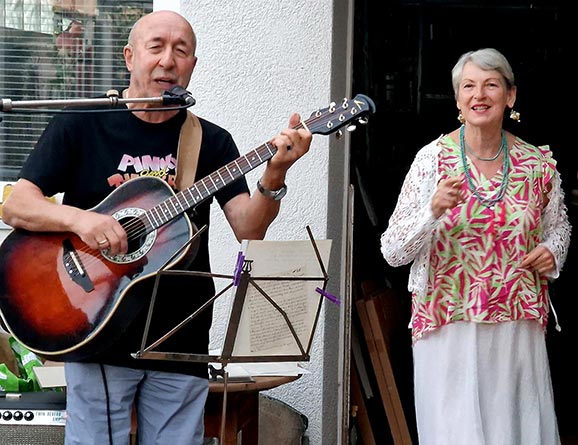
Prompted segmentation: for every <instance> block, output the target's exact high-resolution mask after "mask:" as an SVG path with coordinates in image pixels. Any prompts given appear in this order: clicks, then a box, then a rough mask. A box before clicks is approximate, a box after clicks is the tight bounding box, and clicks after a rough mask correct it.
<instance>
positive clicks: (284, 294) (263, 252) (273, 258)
mask: <svg viewBox="0 0 578 445" xmlns="http://www.w3.org/2000/svg"><path fill="white" fill-rule="evenodd" d="M315 244H316V246H317V249H318V250H319V255H320V257H321V260H322V262H323V267H325V268H327V264H328V262H329V253H330V250H331V240H315ZM243 251H244V254H245V260H252V263H251V278H252V279H253V280H254V283H255V284H256V286H258V287H260V288H261V289H262V290H263V291H264V293H265V294H266V295H267V296H268V297H270V298H271V300H273V301H274V302H275V304H276V305H278V306H279V308H280V309H281V310H282V311H283V312H284V313H285V314H286V315H287V318H288V320H289V322H290V323H291V325H292V327H293V329H294V330H295V332H296V334H297V338H298V339H299V341H300V343H301V345H302V347H303V348H304V349H305V350H307V348H308V346H309V342H310V339H311V337H312V335H313V330H314V327H315V317H316V315H317V312H318V309H319V305H320V304H321V302H322V298H323V297H322V296H321V295H320V294H319V293H318V292H317V291H316V290H315V289H316V288H317V287H320V288H323V285H324V282H325V277H324V275H323V270H322V268H321V265H320V264H319V260H318V258H317V255H316V253H315V249H314V247H313V244H312V242H311V241H310V240H303V241H254V240H252V241H244V242H243ZM266 277H276V278H277V277H282V278H290V279H288V280H283V279H281V280H278V279H275V280H266V279H262V278H266ZM294 278H303V279H302V280H295V279H294ZM304 278H307V279H306V280H305V279H304ZM301 354H302V352H301V350H300V349H299V345H298V343H297V342H296V340H295V338H294V337H293V334H292V333H291V330H290V328H289V326H288V323H287V321H286V320H285V318H284V317H283V314H282V313H281V312H280V311H279V310H278V309H277V308H276V307H275V306H274V305H273V304H271V302H270V301H269V300H268V299H267V298H266V297H265V296H264V295H263V294H262V293H261V292H260V291H259V290H258V289H257V288H256V287H255V286H253V285H252V284H251V283H250V284H249V288H248V289H247V293H246V298H245V304H244V307H243V311H242V313H241V319H240V323H239V329H238V332H237V337H236V340H235V346H234V349H233V355H234V356H255V355H301Z"/></svg>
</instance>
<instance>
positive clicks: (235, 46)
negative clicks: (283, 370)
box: [155, 0, 343, 445]
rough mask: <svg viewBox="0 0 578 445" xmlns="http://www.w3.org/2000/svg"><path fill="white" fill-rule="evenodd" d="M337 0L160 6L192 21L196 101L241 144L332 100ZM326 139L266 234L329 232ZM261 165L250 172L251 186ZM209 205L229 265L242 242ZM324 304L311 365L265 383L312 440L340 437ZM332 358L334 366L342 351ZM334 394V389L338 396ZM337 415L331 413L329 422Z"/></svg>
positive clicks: (298, 172)
mask: <svg viewBox="0 0 578 445" xmlns="http://www.w3.org/2000/svg"><path fill="white" fill-rule="evenodd" d="M170 3H174V2H170ZM333 3H334V2H333V0H317V1H314V2H312V1H304V0H295V1H291V2H289V1H273V2H272V1H270V0H224V1H220V2H215V1H214V0H194V1H193V0H181V1H180V4H179V6H178V8H177V7H171V5H169V3H167V2H163V1H160V0H158V1H156V2H155V9H173V10H177V11H178V12H180V13H181V14H183V15H184V16H185V17H187V18H188V19H189V21H190V22H191V24H192V25H193V28H194V29H195V32H196V33H197V38H198V50H197V56H198V58H199V61H198V63H197V66H196V69H195V72H194V74H193V77H192V80H191V83H190V85H189V86H188V90H189V91H190V92H191V93H192V95H193V97H194V98H195V99H196V101H197V104H196V105H195V107H194V108H193V111H194V112H195V113H196V114H198V115H199V116H202V117H204V118H207V119H209V120H211V121H213V122H215V123H216V124H219V125H221V126H223V127H225V128H227V129H228V130H229V131H230V132H231V133H232V135H233V137H234V139H235V140H236V142H237V145H238V146H239V149H240V151H241V154H242V153H244V152H248V151H250V150H252V149H254V148H256V147H257V146H259V145H261V144H262V143H263V142H265V141H267V140H268V139H269V138H270V137H272V136H273V135H275V134H276V133H277V132H278V131H279V130H281V129H282V128H284V127H285V126H286V125H287V120H288V118H289V115H290V113H291V112H294V111H295V112H299V113H301V114H302V116H303V117H309V115H310V114H311V113H312V112H314V111H315V110H316V109H317V108H323V107H326V106H327V105H328V104H329V102H331V101H332V100H336V98H332V97H331V80H332V79H331V77H332V73H331V57H332V39H333V22H332V21H333ZM341 94H343V93H341ZM341 97H343V96H341ZM341 97H340V98H341ZM340 98H338V99H340ZM329 148H330V141H329V138H327V137H325V136H321V135H315V136H314V140H313V144H312V147H311V150H310V152H309V153H308V154H307V156H306V157H305V158H303V159H301V160H300V161H299V162H298V163H297V164H295V165H294V166H293V168H292V169H291V170H290V171H289V175H288V178H287V185H288V188H289V192H288V194H287V196H286V197H285V198H284V199H283V202H282V205H281V212H280V214H279V216H278V217H277V219H276V220H275V222H274V223H273V225H272V226H271V228H270V230H269V232H268V234H267V237H266V239H272V240H274V239H279V240H281V239H282V240H295V239H307V238H308V237H307V232H306V229H305V227H306V226H310V227H311V229H312V232H313V235H314V236H315V237H316V238H319V239H322V238H327V222H328V213H329V209H328V202H327V196H328V186H329V184H328V177H329V153H330V150H329ZM263 168H264V166H260V167H258V168H257V169H255V170H253V171H252V172H249V173H248V174H247V180H248V182H249V185H250V186H251V187H252V188H253V189H254V184H255V182H256V181H257V179H258V178H259V177H260V175H261V172H262V170H263ZM341 180H342V178H340V181H339V182H341ZM213 207H214V208H213V213H214V214H213V218H212V227H211V242H210V248H211V258H212V265H213V271H214V272H215V273H225V274H229V273H232V270H233V266H234V262H235V259H236V256H237V252H238V250H239V246H238V244H237V242H236V240H235V238H234V237H233V235H232V232H231V230H230V228H229V226H228V225H227V224H226V221H225V219H224V217H223V215H222V212H221V211H220V209H218V208H217V206H213ZM332 254H335V255H337V256H339V255H340V246H339V245H338V246H334V249H333V252H332ZM332 280H333V286H335V285H336V284H335V283H336V281H338V280H339V277H331V276H330V282H331V281H332ZM337 286H338V285H337ZM338 287H339V286H338ZM225 306H226V305H223V304H221V305H220V306H218V307H217V308H216V310H215V322H214V329H213V338H221V337H222V336H223V334H224V328H225V326H224V323H225V321H226V318H227V317H226V310H225V309H224V307H225ZM327 311H331V312H330V314H332V313H335V314H338V313H339V308H338V307H337V306H334V305H333V306H331V307H329V306H326V307H325V310H324V311H323V313H322V315H321V319H320V321H319V324H318V328H317V331H316V336H315V340H314V345H313V348H312V351H311V359H310V360H309V362H307V363H305V367H306V368H307V369H308V370H309V371H310V374H306V375H304V376H302V377H301V378H300V379H299V380H297V381H296V382H294V383H291V384H288V385H284V386H283V387H280V388H278V389H276V390H273V391H270V392H269V395H271V396H273V397H276V398H279V399H281V400H283V401H284V402H286V403H287V404H289V405H290V406H292V407H293V408H295V409H297V410H298V411H300V412H302V413H303V414H305V415H306V416H307V418H308V420H309V426H308V430H307V434H308V436H309V439H310V443H311V444H315V445H317V444H322V443H336V442H335V439H330V440H332V442H328V441H327V437H324V436H327V434H326V433H324V432H323V428H324V425H323V424H324V422H326V424H327V419H323V411H324V409H323V400H324V394H323V392H324V380H326V376H324V355H325V354H324V351H323V348H324V343H325V342H326V338H325V336H326V330H327V329H329V330H330V332H329V333H327V335H329V336H333V337H335V338H337V337H338V326H335V325H334V326H330V327H329V328H326V327H325V315H326V313H327ZM331 318H333V319H339V317H338V316H332V317H331ZM327 366H330V367H334V368H337V366H338V363H337V359H335V360H332V362H331V363H329V364H328V365H327ZM325 385H327V383H326V382H325ZM325 391H328V389H327V388H325ZM329 391H333V392H334V393H336V392H338V391H339V388H337V385H335V384H334V385H333V387H331V388H330V389H329ZM335 398H336V397H335V394H333V396H332V399H333V400H335ZM330 411H333V412H335V413H336V412H337V408H336V407H335V406H333V407H331V409H330ZM335 422H336V419H335V416H333V419H330V420H329V424H331V423H333V424H334V423H335ZM325 428H326V426H325ZM332 429H335V427H332ZM333 434H335V431H333ZM331 435H332V434H331V433H330V434H329V436H331ZM322 437H323V439H322Z"/></svg>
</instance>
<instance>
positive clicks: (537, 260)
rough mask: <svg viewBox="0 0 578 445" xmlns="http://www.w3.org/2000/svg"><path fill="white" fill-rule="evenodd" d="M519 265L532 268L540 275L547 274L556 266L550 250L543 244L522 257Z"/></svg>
mask: <svg viewBox="0 0 578 445" xmlns="http://www.w3.org/2000/svg"><path fill="white" fill-rule="evenodd" d="M520 267H523V268H524V269H529V270H533V271H535V272H538V273H539V274H540V275H547V274H548V273H551V272H553V271H554V269H555V268H556V261H555V259H554V255H552V252H550V251H549V250H548V249H547V248H546V247H544V246H538V247H536V248H534V249H532V251H531V252H530V253H528V254H527V255H526V256H525V257H524V258H523V260H522V264H520Z"/></svg>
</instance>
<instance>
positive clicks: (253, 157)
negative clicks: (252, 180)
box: [141, 142, 277, 230]
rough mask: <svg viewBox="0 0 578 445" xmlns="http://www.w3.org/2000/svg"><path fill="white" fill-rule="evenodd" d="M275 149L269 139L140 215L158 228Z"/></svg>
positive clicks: (147, 223)
mask: <svg viewBox="0 0 578 445" xmlns="http://www.w3.org/2000/svg"><path fill="white" fill-rule="evenodd" d="M276 152H277V148H276V147H275V146H274V145H273V144H271V143H269V142H266V143H264V144H263V145H261V146H259V147H257V148H256V149H254V150H252V151H250V152H249V153H247V154H246V155H244V156H241V157H239V158H237V159H235V160H234V161H231V162H229V163H228V164H226V165H224V166H223V167H221V168H220V169H218V170H217V171H215V172H213V173H211V174H210V175H208V176H205V177H204V178H203V179H200V180H199V181H197V182H195V183H194V184H193V185H192V186H191V187H189V188H186V189H185V190H182V191H180V192H178V193H177V194H176V195H174V196H172V197H171V198H169V199H167V200H165V201H163V202H162V203H160V204H158V205H156V206H155V207H153V208H152V209H150V210H149V211H147V212H146V213H145V214H143V215H142V216H141V219H143V221H145V224H146V226H148V227H150V230H155V229H157V228H159V227H161V226H162V225H164V224H166V223H168V222H169V221H171V220H172V219H173V218H175V217H176V216H178V215H180V214H181V213H184V212H186V211H187V210H189V209H190V208H192V207H194V206H196V205H198V204H200V203H201V202H203V201H204V200H206V199H207V198H209V197H211V196H212V195H214V194H215V193H216V192H218V191H219V190H221V189H222V188H223V187H225V186H227V185H229V184H231V183H232V182H234V181H236V180H237V179H239V178H241V177H242V176H245V175H246V174H247V173H248V172H250V171H251V170H253V169H254V168H256V167H258V166H259V165H261V164H263V163H264V162H267V161H268V160H269V159H271V158H272V157H273V155H275V153H276Z"/></svg>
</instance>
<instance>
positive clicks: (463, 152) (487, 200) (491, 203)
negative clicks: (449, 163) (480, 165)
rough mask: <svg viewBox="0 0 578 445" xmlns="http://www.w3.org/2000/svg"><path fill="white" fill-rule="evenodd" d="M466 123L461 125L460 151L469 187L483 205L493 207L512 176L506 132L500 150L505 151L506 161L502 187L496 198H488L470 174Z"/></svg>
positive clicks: (503, 166) (504, 191)
mask: <svg viewBox="0 0 578 445" xmlns="http://www.w3.org/2000/svg"><path fill="white" fill-rule="evenodd" d="M465 128H466V127H465V125H462V126H461V127H460V153H461V155H462V164H463V166H464V173H465V175H466V180H467V182H468V187H469V189H470V190H471V191H472V193H473V194H474V195H475V196H476V198H478V201H480V202H481V203H482V204H483V205H485V206H486V207H490V208H492V207H493V206H494V205H495V204H496V203H497V202H500V201H501V200H502V198H503V197H504V194H505V193H506V188H507V187H508V179H509V177H510V154H509V152H508V141H507V140H506V134H505V133H504V130H502V145H501V146H500V150H499V151H498V153H499V152H501V151H503V152H504V161H503V164H502V183H501V184H500V189H499V191H498V193H497V195H496V197H495V198H491V199H490V198H486V197H484V196H482V195H480V194H479V192H478V190H477V189H476V187H475V185H474V181H473V180H472V176H471V175H470V169H469V168H468V161H467V159H466V138H465Z"/></svg>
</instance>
